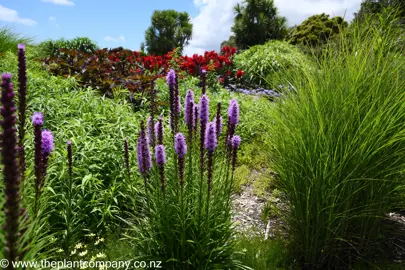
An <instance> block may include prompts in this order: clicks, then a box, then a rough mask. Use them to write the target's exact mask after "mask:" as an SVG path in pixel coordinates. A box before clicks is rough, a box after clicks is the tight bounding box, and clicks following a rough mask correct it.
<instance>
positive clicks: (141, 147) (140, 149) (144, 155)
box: [137, 121, 152, 189]
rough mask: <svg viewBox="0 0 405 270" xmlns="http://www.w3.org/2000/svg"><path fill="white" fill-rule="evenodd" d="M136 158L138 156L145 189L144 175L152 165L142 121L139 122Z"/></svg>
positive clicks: (145, 175)
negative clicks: (139, 129)
mask: <svg viewBox="0 0 405 270" xmlns="http://www.w3.org/2000/svg"><path fill="white" fill-rule="evenodd" d="M137 158H138V170H139V172H140V173H141V174H142V176H143V177H144V184H145V189H147V186H146V177H147V175H148V173H149V170H150V169H151V167H152V161H151V155H150V151H149V145H148V140H147V138H146V134H145V126H144V124H143V121H142V122H141V131H140V133H139V138H138V143H137Z"/></svg>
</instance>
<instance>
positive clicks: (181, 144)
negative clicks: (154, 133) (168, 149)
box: [174, 132, 187, 157]
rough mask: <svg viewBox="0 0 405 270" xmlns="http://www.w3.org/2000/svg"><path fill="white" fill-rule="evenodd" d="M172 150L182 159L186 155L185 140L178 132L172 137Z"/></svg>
mask: <svg viewBox="0 0 405 270" xmlns="http://www.w3.org/2000/svg"><path fill="white" fill-rule="evenodd" d="M174 150H175V151H176V154H177V155H178V156H179V157H184V156H185V155H186V153H187V144H186V138H185V137H184V135H183V134H182V133H180V132H179V133H177V134H176V136H175V137H174Z"/></svg>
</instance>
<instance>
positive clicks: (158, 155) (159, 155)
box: [155, 144, 166, 193]
mask: <svg viewBox="0 0 405 270" xmlns="http://www.w3.org/2000/svg"><path fill="white" fill-rule="evenodd" d="M155 160H156V165H157V166H158V167H159V172H160V184H161V188H162V192H163V193H164V192H165V189H166V184H165V168H164V166H165V163H166V151H165V147H164V145H162V144H159V145H158V146H156V149H155Z"/></svg>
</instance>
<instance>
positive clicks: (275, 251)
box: [237, 235, 291, 270]
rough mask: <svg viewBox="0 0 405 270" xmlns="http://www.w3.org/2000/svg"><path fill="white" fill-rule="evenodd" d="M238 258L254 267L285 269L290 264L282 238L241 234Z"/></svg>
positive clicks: (272, 269) (274, 269)
mask: <svg viewBox="0 0 405 270" xmlns="http://www.w3.org/2000/svg"><path fill="white" fill-rule="evenodd" d="M237 251H238V253H237V258H238V259H239V260H241V262H242V263H243V264H245V265H247V266H249V267H252V268H253V269H263V270H264V269H269V270H270V269H271V270H284V269H291V268H289V267H288V266H289V265H288V264H289V263H288V259H289V258H288V254H287V249H286V246H285V244H284V242H283V241H282V240H281V239H275V240H271V239H269V240H263V237H261V236H260V237H259V236H256V237H252V238H249V237H247V236H243V235H242V236H240V237H239V241H238V244H237Z"/></svg>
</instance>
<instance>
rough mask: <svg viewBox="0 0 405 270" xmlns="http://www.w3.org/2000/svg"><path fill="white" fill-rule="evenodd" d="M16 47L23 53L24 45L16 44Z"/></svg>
mask: <svg viewBox="0 0 405 270" xmlns="http://www.w3.org/2000/svg"><path fill="white" fill-rule="evenodd" d="M17 47H18V49H19V50H23V51H25V44H21V43H18V45H17Z"/></svg>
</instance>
